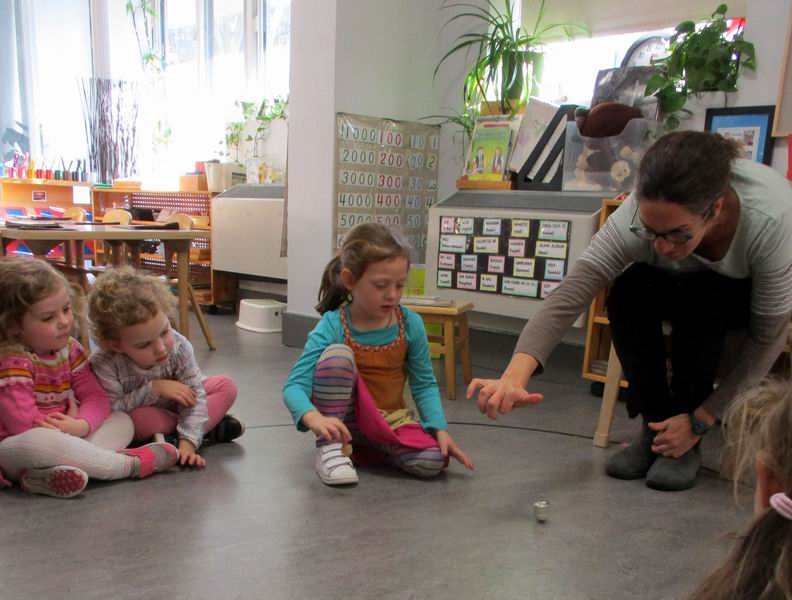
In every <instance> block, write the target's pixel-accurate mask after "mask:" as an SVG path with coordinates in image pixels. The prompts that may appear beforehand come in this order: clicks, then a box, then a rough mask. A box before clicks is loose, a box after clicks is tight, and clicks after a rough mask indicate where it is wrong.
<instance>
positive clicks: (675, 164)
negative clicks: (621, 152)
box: [468, 131, 792, 490]
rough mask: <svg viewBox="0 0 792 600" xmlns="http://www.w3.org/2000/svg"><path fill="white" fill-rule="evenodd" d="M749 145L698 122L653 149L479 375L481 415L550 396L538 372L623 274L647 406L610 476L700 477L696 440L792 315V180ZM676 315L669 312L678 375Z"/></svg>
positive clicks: (621, 338)
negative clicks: (732, 340)
mask: <svg viewBox="0 0 792 600" xmlns="http://www.w3.org/2000/svg"><path fill="white" fill-rule="evenodd" d="M738 156H739V148H738V146H737V145H736V144H735V143H734V142H731V141H730V140H726V139H724V138H722V137H721V136H719V135H713V134H709V133H703V132H690V131H688V132H677V133H672V134H669V135H667V136H665V137H663V138H661V139H660V140H658V141H657V142H656V143H655V144H654V145H653V146H652V147H651V148H650V149H649V150H648V151H647V153H646V155H645V156H644V158H643V160H642V161H641V165H640V168H639V173H638V183H637V186H636V190H635V192H634V193H633V194H631V195H630V196H629V197H628V198H627V200H625V202H624V203H623V204H622V206H620V207H619V209H618V210H616V212H615V213H614V214H613V215H611V217H610V218H609V219H608V221H607V222H606V224H605V226H604V227H603V228H602V229H601V230H600V231H599V232H598V233H597V234H596V235H595V236H594V238H593V239H592V241H591V244H590V245H589V247H588V248H587V249H586V251H585V252H584V253H583V255H582V256H581V257H580V259H579V260H578V262H577V263H576V264H575V265H574V267H573V268H572V269H571V270H570V272H569V274H568V275H567V277H566V278H565V280H564V282H563V283H562V284H561V285H560V286H559V287H558V288H557V289H556V290H555V291H554V292H553V294H552V295H551V296H550V297H549V298H548V299H547V300H545V301H544V302H545V303H544V305H543V307H542V310H541V311H540V312H539V313H538V314H537V315H536V316H535V318H534V319H532V320H531V321H530V322H529V323H528V324H527V325H526V326H525V329H524V330H523V332H522V334H521V335H520V339H519V340H518V342H517V348H516V350H515V354H514V356H513V357H512V360H511V362H510V363H509V366H508V367H507V368H506V370H505V372H504V373H503V375H502V376H501V378H500V379H497V380H493V379H490V380H482V379H475V380H473V381H472V382H471V384H470V386H469V388H468V397H472V395H473V393H474V392H475V391H476V390H477V389H478V390H479V398H478V403H479V408H480V410H481V411H482V413H484V412H486V413H487V415H488V416H489V417H490V418H493V419H494V418H495V417H496V415H497V413H501V414H503V413H507V412H509V411H511V410H512V408H513V407H515V406H521V405H524V404H529V403H533V402H538V401H540V400H541V396H540V395H538V394H529V393H528V392H527V391H526V390H525V386H526V385H527V384H528V381H529V379H530V377H531V376H532V375H533V374H534V373H535V372H537V371H538V372H541V368H542V364H543V363H544V361H545V359H546V358H547V356H548V355H549V354H550V352H551V351H552V349H553V347H554V346H555V345H556V343H557V342H558V341H559V340H560V338H561V336H562V335H563V333H564V332H565V331H566V330H567V329H568V328H569V327H570V326H571V324H572V323H573V322H574V320H575V319H576V317H577V316H578V315H579V314H580V313H581V312H582V311H583V310H585V309H586V308H587V307H588V305H589V303H590V301H591V299H592V298H593V296H594V295H595V294H596V293H597V292H598V291H599V290H600V289H602V288H604V287H605V286H607V285H608V284H610V283H613V286H612V288H611V292H610V294H609V296H608V303H607V307H608V316H609V318H610V322H611V332H612V335H613V340H614V346H615V348H616V351H617V353H618V355H619V358H620V360H621V362H622V366H623V368H624V372H625V376H626V378H627V380H628V381H629V383H630V386H629V394H628V403H627V410H628V413H629V415H630V417H631V418H634V417H636V416H638V415H641V417H642V419H643V427H642V429H641V433H640V435H639V436H638V438H637V439H636V441H635V442H634V443H633V444H632V445H631V446H630V447H628V448H626V449H624V450H622V451H620V452H618V453H616V454H614V455H613V456H611V457H610V459H609V461H608V466H607V471H608V474H609V475H611V476H613V477H617V478H622V479H637V478H641V477H644V476H646V477H647V485H649V486H650V487H654V488H657V489H664V490H681V489H686V488H689V487H691V486H692V485H693V484H694V483H695V478H696V474H697V473H698V469H699V466H700V463H701V457H700V452H699V450H698V442H699V441H700V439H701V437H702V436H703V435H704V434H705V433H706V431H707V430H708V428H709V427H711V426H712V425H713V424H714V423H715V422H716V421H717V420H718V419H719V417H720V416H721V415H722V413H723V411H724V409H725V408H726V406H727V405H728V404H729V402H730V401H731V398H732V397H733V394H734V392H735V391H736V389H737V387H738V386H739V385H742V384H744V383H747V382H748V381H752V380H756V379H759V378H761V377H763V376H764V375H766V374H767V372H768V371H769V369H770V367H771V366H772V364H773V362H774V361H775V360H776V358H777V357H778V355H779V352H780V351H781V349H782V348H783V346H784V340H785V339H786V332H787V327H788V326H789V319H790V315H791V314H792V191H791V190H790V187H789V185H788V183H787V182H786V181H785V180H784V179H783V178H782V177H781V176H780V175H778V173H776V172H775V171H773V170H772V169H769V168H767V167H764V166H762V165H759V164H756V163H753V162H750V161H746V160H742V159H738V158H737V157H738ZM628 267H629V268H628ZM665 320H668V321H671V324H672V334H671V338H672V339H671V345H672V354H671V361H672V374H671V376H670V377H669V374H668V373H667V369H666V357H665V352H664V340H663V334H662V322H663V321H665ZM745 326H747V330H748V335H747V338H746V341H745V343H744V344H743V346H742V348H741V351H740V354H739V356H738V358H737V360H736V361H735V367H734V368H733V369H732V370H731V371H730V373H729V374H728V375H727V376H726V377H725V378H724V380H723V381H722V382H721V383H720V385H719V386H718V389H717V390H716V391H714V392H713V383H714V380H715V375H716V370H717V365H718V362H719V360H720V357H721V354H722V352H723V344H724V336H725V334H726V331H727V330H728V329H732V328H740V327H745ZM669 380H670V381H669Z"/></svg>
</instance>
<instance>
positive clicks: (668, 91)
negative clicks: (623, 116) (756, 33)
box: [646, 4, 756, 129]
mask: <svg viewBox="0 0 792 600" xmlns="http://www.w3.org/2000/svg"><path fill="white" fill-rule="evenodd" d="M726 11H727V7H726V5H725V4H721V5H720V6H718V8H717V9H715V12H713V13H712V15H711V17H710V18H709V19H707V20H706V21H705V22H704V25H703V26H702V27H700V28H696V24H695V23H694V22H693V21H683V22H682V23H680V24H679V25H677V26H676V30H675V31H674V34H673V35H672V36H671V39H670V43H669V47H668V55H667V56H666V57H665V58H663V59H660V60H656V61H654V62H653V63H652V64H653V65H654V67H655V68H656V69H657V73H655V74H654V75H653V76H652V77H651V78H650V79H649V81H648V82H647V85H646V95H647V96H651V95H654V96H656V97H657V100H658V104H659V108H660V111H661V112H662V113H663V114H664V115H665V127H666V129H675V128H676V127H678V126H679V123H680V114H685V113H687V114H688V115H690V114H691V111H690V110H687V109H685V108H684V106H685V103H686V102H687V101H688V98H689V97H690V96H691V95H695V96H700V95H701V93H702V92H709V91H720V92H724V93H725V92H734V91H736V90H737V75H738V73H739V70H740V67H745V68H748V69H752V70H755V69H756V56H755V52H754V45H753V44H752V43H750V42H746V41H745V40H744V39H743V30H742V26H741V25H739V26H738V27H737V28H736V30H730V28H729V24H728V22H727V20H726ZM730 33H731V34H732V35H729V34H730Z"/></svg>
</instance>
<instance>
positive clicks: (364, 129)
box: [334, 113, 440, 264]
mask: <svg viewBox="0 0 792 600" xmlns="http://www.w3.org/2000/svg"><path fill="white" fill-rule="evenodd" d="M336 142H337V143H336V159H337V160H336V185H335V194H334V199H335V210H334V226H335V238H334V239H335V242H336V247H337V248H338V247H340V246H341V244H343V242H344V235H345V234H346V232H348V231H349V230H350V229H351V228H352V227H354V226H355V225H359V224H360V223H383V224H384V225H388V226H392V227H397V228H399V229H400V230H401V231H402V232H403V233H404V234H405V236H406V237H407V239H408V241H409V242H410V246H412V248H413V251H414V252H413V254H412V256H411V259H412V262H414V263H416V264H423V262H424V260H425V256H426V231H427V227H428V224H429V223H428V221H429V218H428V217H429V208H430V207H431V206H432V205H433V204H434V203H435V202H437V167H438V149H439V143H440V127H439V126H438V125H425V124H423V123H414V122H410V121H393V120H390V119H379V118H375V117H366V116H361V115H350V114H346V113H338V114H337V115H336Z"/></svg>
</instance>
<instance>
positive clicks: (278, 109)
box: [246, 96, 289, 156]
mask: <svg viewBox="0 0 792 600" xmlns="http://www.w3.org/2000/svg"><path fill="white" fill-rule="evenodd" d="M288 106H289V100H288V99H287V98H282V97H280V96H277V97H276V98H274V99H273V100H271V101H270V100H267V99H266V98H264V99H263V100H262V101H261V104H260V105H259V108H258V111H257V112H256V131H255V133H254V135H248V136H247V138H246V140H247V141H248V142H253V156H258V147H259V142H262V141H263V140H264V138H265V137H266V136H267V130H268V129H269V126H270V124H271V123H272V122H273V121H275V120H276V119H285V118H286V117H287V114H286V110H287V108H288Z"/></svg>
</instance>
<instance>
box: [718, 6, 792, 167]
mask: <svg viewBox="0 0 792 600" xmlns="http://www.w3.org/2000/svg"><path fill="white" fill-rule="evenodd" d="M791 14H792V0H751V1H750V2H749V3H748V12H747V15H746V16H747V23H746V26H745V39H747V40H750V41H751V42H753V44H754V46H755V47H756V72H755V73H753V72H751V71H747V70H745V69H743V71H742V73H741V75H740V81H739V83H738V88H739V91H738V92H737V98H735V101H734V103H733V104H732V106H760V105H764V104H775V103H776V100H777V96H778V83H779V77H780V75H781V63H782V61H783V56H784V44H785V42H786V35H787V29H788V27H790V15H791ZM787 146H788V144H787V140H786V138H776V142H775V147H774V149H773V168H774V169H776V170H778V171H779V172H780V173H782V174H784V175H786V172H787V153H788V152H789V148H788V147H787Z"/></svg>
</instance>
